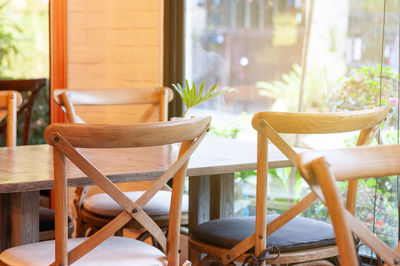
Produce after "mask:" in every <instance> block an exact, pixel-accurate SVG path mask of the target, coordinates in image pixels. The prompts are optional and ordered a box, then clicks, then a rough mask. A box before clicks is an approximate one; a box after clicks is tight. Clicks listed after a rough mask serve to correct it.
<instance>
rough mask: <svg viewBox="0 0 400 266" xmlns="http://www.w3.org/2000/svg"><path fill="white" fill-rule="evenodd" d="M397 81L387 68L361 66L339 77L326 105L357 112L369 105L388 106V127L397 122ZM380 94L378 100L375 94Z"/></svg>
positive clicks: (395, 76)
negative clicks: (390, 111)
mask: <svg viewBox="0 0 400 266" xmlns="http://www.w3.org/2000/svg"><path fill="white" fill-rule="evenodd" d="M397 82H398V75H396V74H395V73H393V71H392V69H391V68H390V67H383V68H382V81H381V66H380V65H377V66H375V67H371V66H364V67H361V68H351V69H350V70H349V73H348V74H347V75H346V76H344V77H342V78H340V79H339V81H338V86H337V87H336V89H335V90H334V91H333V93H332V94H331V95H330V97H329V98H328V100H327V102H328V103H329V104H330V105H331V106H332V107H333V109H334V111H336V110H360V109H368V108H370V107H373V106H380V105H388V104H389V105H392V106H393V108H392V115H391V117H390V118H389V121H391V124H394V122H395V121H397V104H398V101H397ZM380 94H381V95H382V97H381V98H380V97H379V95H380Z"/></svg>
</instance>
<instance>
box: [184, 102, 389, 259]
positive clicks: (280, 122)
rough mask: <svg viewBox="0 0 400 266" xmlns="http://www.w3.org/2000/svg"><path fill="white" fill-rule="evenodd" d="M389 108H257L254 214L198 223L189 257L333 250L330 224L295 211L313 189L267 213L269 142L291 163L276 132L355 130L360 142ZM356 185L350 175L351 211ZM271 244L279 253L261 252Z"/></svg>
mask: <svg viewBox="0 0 400 266" xmlns="http://www.w3.org/2000/svg"><path fill="white" fill-rule="evenodd" d="M388 112H389V108H388V107H378V108H374V109H369V110H363V111H352V112H343V113H286V112H260V113H257V114H256V115H255V116H254V117H253V120H252V124H253V127H254V129H256V130H257V134H258V140H257V145H258V148H257V192H256V216H255V217H239V218H238V217H235V218H225V219H218V220H213V221H209V222H206V223H203V224H200V225H198V226H197V227H196V228H195V229H194V231H193V233H192V234H191V236H190V237H189V252H190V253H189V254H190V260H191V261H192V263H193V264H194V265H198V264H200V263H201V261H200V255H201V253H206V254H207V255H208V256H206V257H205V258H204V259H203V260H204V261H206V260H217V261H218V262H220V263H223V264H229V263H231V262H233V261H244V260H246V259H248V260H260V259H262V261H265V262H266V263H271V264H288V263H300V262H305V261H313V260H314V261H315V260H320V259H323V258H329V257H335V256H337V247H336V245H335V239H334V233H333V228H332V227H331V226H330V225H329V224H326V223H323V222H320V221H316V220H312V219H307V218H302V217H298V214H300V213H301V212H302V211H303V210H305V209H306V208H307V207H309V206H310V205H311V204H312V203H313V202H314V201H315V200H316V199H317V196H316V195H314V193H312V192H311V193H309V194H308V195H306V196H305V197H304V198H302V199H301V200H300V201H299V202H297V203H296V204H295V205H293V206H292V207H290V208H289V209H288V210H287V211H286V212H284V213H283V214H281V215H279V216H278V215H268V216H267V184H268V175H267V173H268V142H269V141H271V142H272V143H273V144H274V145H275V146H276V147H277V148H278V149H279V150H280V151H281V152H282V153H283V154H284V155H286V157H287V158H288V159H289V160H290V161H291V162H292V163H293V165H296V164H297V162H296V155H297V153H296V151H295V149H293V147H291V146H290V145H289V144H288V143H287V142H286V141H285V140H284V139H283V138H282V137H281V136H280V135H279V134H280V133H287V134H328V133H341V132H350V131H357V130H360V134H359V137H358V142H357V145H365V144H368V143H369V141H370V140H371V139H372V138H373V136H375V133H376V131H377V129H378V128H379V125H380V124H381V122H382V121H384V120H385V118H386V116H387V114H388ZM356 191H357V181H356V180H353V181H351V182H350V184H349V193H348V201H347V206H348V209H349V210H350V211H351V212H354V205H355V199H356V197H355V196H356ZM267 237H268V238H267ZM272 247H277V248H278V249H279V252H280V255H279V256H278V255H277V254H274V255H272V254H270V255H269V256H266V253H267V251H268V249H271V248H272ZM275 251H277V250H276V249H275ZM272 252H273V251H271V253H272ZM253 255H254V257H253V258H251V256H253ZM261 257H263V258H261Z"/></svg>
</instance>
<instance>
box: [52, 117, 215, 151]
mask: <svg viewBox="0 0 400 266" xmlns="http://www.w3.org/2000/svg"><path fill="white" fill-rule="evenodd" d="M210 120H211V118H210V117H198V118H191V119H184V120H181V121H179V120H176V121H169V122H150V123H139V124H134V125H102V124H58V123H56V124H52V125H50V126H48V127H47V128H46V130H45V132H44V136H45V140H46V142H47V143H49V144H53V138H54V132H58V133H59V134H60V135H62V136H63V137H64V138H65V139H66V140H67V141H68V142H69V143H71V145H72V146H74V147H78V148H122V147H148V146H157V145H165V144H172V143H176V142H182V141H184V140H186V139H194V138H196V137H197V136H199V135H200V134H201V132H202V130H203V129H204V128H205V127H206V126H207V125H208V124H209V123H210ZM176 131H179V132H180V134H179V135H178V134H176ZM132 135H134V136H136V137H135V138H131V137H130V136H132Z"/></svg>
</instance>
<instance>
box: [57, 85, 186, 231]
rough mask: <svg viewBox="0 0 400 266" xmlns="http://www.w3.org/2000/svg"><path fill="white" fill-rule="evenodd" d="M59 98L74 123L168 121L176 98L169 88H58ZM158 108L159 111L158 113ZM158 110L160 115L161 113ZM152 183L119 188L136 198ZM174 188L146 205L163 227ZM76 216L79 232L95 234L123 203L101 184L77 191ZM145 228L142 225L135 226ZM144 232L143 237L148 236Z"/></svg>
mask: <svg viewBox="0 0 400 266" xmlns="http://www.w3.org/2000/svg"><path fill="white" fill-rule="evenodd" d="M54 98H55V101H56V102H57V103H58V104H59V105H60V106H61V107H62V109H63V110H64V111H65V112H66V114H67V117H68V121H69V122H71V123H86V122H88V123H105V124H135V123H142V122H149V121H167V119H168V102H170V101H171V100H172V98H173V92H172V90H171V89H169V88H164V87H162V88H137V89H97V90H91V89H87V90H56V91H55V92H54ZM157 108H158V112H157ZM143 110H144V111H143ZM157 113H158V116H157ZM150 186H151V182H149V181H147V182H131V183H126V184H118V187H119V188H120V189H122V190H123V191H125V192H126V193H127V195H128V196H129V197H130V198H131V199H132V200H135V199H137V198H139V197H140V195H141V194H142V193H143V192H144V191H145V190H146V189H148V188H149V187H150ZM170 199H171V189H170V188H169V187H168V186H167V185H166V186H165V187H164V189H163V190H162V191H160V192H159V193H158V194H157V195H156V197H154V198H153V199H152V201H151V202H150V203H149V204H148V205H147V206H146V207H145V211H147V213H148V214H150V215H151V217H152V219H153V220H155V221H157V224H158V225H159V226H162V227H164V228H167V227H168V213H169V201H170ZM187 202H188V199H187V196H184V201H183V208H182V211H183V215H182V221H181V222H182V224H183V225H186V224H187V223H188V203H187ZM74 211H75V216H76V217H77V229H76V231H77V235H78V236H79V235H82V234H85V233H86V234H91V233H93V232H95V231H97V230H98V228H101V227H102V226H104V225H105V224H107V223H108V222H109V221H110V220H111V219H113V218H114V217H115V216H116V215H118V213H119V212H120V211H121V208H120V206H118V205H117V204H115V203H114V202H113V200H112V199H111V198H110V197H108V196H107V195H106V194H105V193H102V191H101V189H100V188H99V187H98V186H91V187H85V188H78V189H77V190H76V197H75V204H74ZM131 226H134V227H135V228H141V226H140V225H139V224H137V225H136V226H135V225H133V224H132V225H131ZM119 233H121V232H119ZM147 235H148V234H146V233H143V235H141V236H140V237H139V238H143V237H146V236H147Z"/></svg>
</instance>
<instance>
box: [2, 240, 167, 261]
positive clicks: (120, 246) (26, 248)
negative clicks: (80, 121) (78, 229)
mask: <svg viewBox="0 0 400 266" xmlns="http://www.w3.org/2000/svg"><path fill="white" fill-rule="evenodd" d="M86 239H87V238H73V239H68V250H71V249H72V248H74V247H76V246H77V245H79V244H80V243H82V242H83V241H84V240H86ZM0 260H1V261H2V262H3V263H5V264H7V265H13V266H22V265H24V266H25V265H32V266H33V265H35V266H36V265H38V266H39V265H40V266H42V265H50V263H52V262H53V261H54V240H50V241H44V242H39V243H34V244H29V245H23V246H18V247H14V248H10V249H7V250H5V251H4V252H2V253H1V254H0ZM73 265H97V266H102V265H104V266H109V265H140V266H142V265H167V263H166V257H165V255H164V254H163V253H162V252H161V251H160V250H159V249H157V248H155V247H153V246H150V245H148V244H146V243H144V242H141V241H138V240H135V239H131V238H126V237H115V236H114V237H110V238H108V239H107V240H105V241H104V242H103V243H101V244H100V245H99V246H97V247H96V248H95V249H93V250H92V251H90V252H89V253H88V254H86V255H85V256H83V257H82V258H81V259H79V260H78V261H76V262H75V263H74V264H73Z"/></svg>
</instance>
